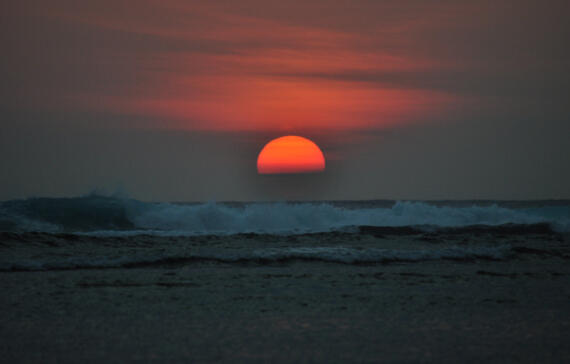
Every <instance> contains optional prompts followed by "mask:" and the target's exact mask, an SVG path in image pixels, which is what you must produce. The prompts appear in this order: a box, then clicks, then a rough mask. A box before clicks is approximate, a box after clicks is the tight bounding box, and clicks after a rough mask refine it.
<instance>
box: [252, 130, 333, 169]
mask: <svg viewBox="0 0 570 364" xmlns="http://www.w3.org/2000/svg"><path fill="white" fill-rule="evenodd" d="M324 170H325V157H324V156H323V152H322V151H321V149H320V148H319V147H318V146H317V145H316V144H315V143H313V142H312V141H310V140H309V139H307V138H303V137H300V136H293V135H288V136H284V137H281V138H277V139H273V140H272V141H270V142H269V143H267V144H265V146H264V147H263V149H262V150H261V152H260V153H259V156H258V157H257V172H258V173H260V174H284V173H310V172H322V171H324Z"/></svg>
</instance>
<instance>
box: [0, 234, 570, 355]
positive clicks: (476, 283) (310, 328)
mask: <svg viewBox="0 0 570 364" xmlns="http://www.w3.org/2000/svg"><path fill="white" fill-rule="evenodd" d="M495 238H496V239H499V240H500V237H495ZM378 239H381V238H378ZM391 239H392V241H393V242H394V241H395V243H394V244H401V243H402V240H405V239H411V238H410V237H406V236H400V237H395V238H391ZM519 239H521V238H519ZM525 239H526V240H527V241H526V242H525V244H524V246H527V247H529V246H530V247H532V246H542V245H544V246H547V245H548V246H549V247H550V248H552V247H553V246H554V247H555V248H552V249H550V250H540V251H539V250H536V251H533V250H529V249H527V250H526V251H525V250H524V249H522V250H520V249H519V253H517V255H516V257H513V258H512V259H508V260H503V261H493V260H481V261H471V262H464V261H452V260H436V261H430V262H422V263H389V264H373V265H349V264H336V263H326V262H312V261H311V262H307V261H287V262H282V263H279V262H275V263H273V264H251V263H250V264H229V263H219V262H211V261H210V262H209V261H204V262H182V263H170V264H166V263H165V264H162V265H161V264H158V265H149V266H143V267H138V268H136V267H135V268H114V269H72V270H52V271H36V272H1V273H0V289H1V292H2V295H1V296H0V361H2V362H5V363H17V362H24V363H31V362H42V363H115V362H116V363H124V362H236V361H237V362H246V361H247V362H327V363H329V362H442V361H443V362H471V363H475V362H493V363H496V362H517V363H519V362H528V363H530V362H540V363H544V362H549V363H562V362H570V345H569V340H568V338H569V337H570V284H569V283H570V266H569V265H568V261H569V260H568V243H570V239H569V237H568V236H560V237H559V238H557V240H556V239H554V240H553V239H550V238H549V239H550V240H549V241H544V242H543V241H541V239H543V237H541V236H529V237H526V238H525ZM396 240H399V241H396ZM497 243H501V242H500V241H498V242H497ZM10 251H11V252H12V250H10Z"/></svg>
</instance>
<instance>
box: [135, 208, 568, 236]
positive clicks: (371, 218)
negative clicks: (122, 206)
mask: <svg viewBox="0 0 570 364" xmlns="http://www.w3.org/2000/svg"><path fill="white" fill-rule="evenodd" d="M569 211H570V210H569V209H568V208H562V209H560V211H559V214H558V215H556V214H550V215H548V216H547V215H542V214H541V209H532V210H530V209H529V210H524V209H508V208H503V207H498V206H496V205H492V206H484V207H483V206H472V207H446V206H443V207H438V206H434V205H429V204H427V203H421V202H397V203H396V204H395V205H394V206H393V207H391V208H361V209H346V208H342V207H337V206H333V205H330V204H326V203H322V204H315V203H302V204H291V203H274V204H251V205H246V206H244V207H228V206H224V205H220V204H215V203H207V204H200V205H174V204H157V205H155V206H154V207H153V208H150V209H146V210H145V211H140V210H134V211H132V210H131V211H130V213H129V218H130V220H131V221H133V223H134V224H135V225H136V227H137V228H139V229H145V230H153V231H155V232H157V231H163V232H169V233H180V234H184V233H196V234H204V233H243V232H260V233H303V232H325V231H330V230H338V229H342V228H345V227H347V226H361V225H371V226H394V227H398V226H418V225H431V226H438V227H461V226H469V225H501V224H507V223H514V224H535V223H550V224H552V225H553V227H554V228H557V229H558V230H561V231H568V228H569V227H570V223H569V222H570V214H569Z"/></svg>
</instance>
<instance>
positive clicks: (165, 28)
mask: <svg viewBox="0 0 570 364" xmlns="http://www.w3.org/2000/svg"><path fill="white" fill-rule="evenodd" d="M0 8H1V11H0V13H1V14H0V41H1V43H0V44H1V47H2V57H1V58H0V77H1V80H2V83H1V84H0V128H1V133H0V170H1V172H2V173H1V174H0V199H1V200H7V199H14V198H26V197H31V196H49V197H62V196H78V195H82V194H86V193H89V192H91V191H105V192H107V193H112V192H114V191H121V193H125V194H127V195H129V196H131V197H133V198H137V199H141V200H150V201H222V200H285V199H299V200H322V199H335V200H338V199H551V198H552V199H559V198H565V199H568V198H570V168H569V166H570V142H569V140H570V102H569V101H568V100H570V91H569V90H570V51H569V47H568V44H569V43H568V42H569V40H570V26H569V22H568V21H567V15H568V14H569V13H570V5H569V4H568V2H567V1H558V0H550V1H529V0H518V1H514V0H513V1H511V0H504V1H496V0H494V1H487V0H480V1H467V0H453V1H451V0H450V1H446V0H441V1H435V0H434V1H425V0H408V1H403V0H385V1H381V0H350V1H348V0H347V1H344V0H342V1H341V0H318V1H307V0H303V1H301V0H291V1H268V0H263V1H262V0H240V1H229V0H228V1H211V0H210V1H182V0H137V1H134V0H112V1H111V0H97V1H92V0H86V1H72V0H52V1H40V0H19V1H14V0H9V1H7V2H3V3H2V4H1V5H0ZM284 135H299V136H303V137H307V138H309V139H311V140H312V141H314V142H315V143H316V144H317V145H319V146H320V148H321V149H322V151H323V153H324V156H325V159H326V170H325V171H324V172H322V173H316V174H304V175H280V176H272V175H270V176H267V175H259V174H257V171H256V159H257V155H258V153H259V152H260V151H261V149H262V148H263V146H264V145H265V144H266V143H267V142H269V141H270V140H272V139H274V138H277V137H281V136H284Z"/></svg>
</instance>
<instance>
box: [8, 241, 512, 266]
mask: <svg viewBox="0 0 570 364" xmlns="http://www.w3.org/2000/svg"><path fill="white" fill-rule="evenodd" d="M511 255H513V252H512V249H511V247H510V246H508V245H500V246H495V247H489V246H480V247H459V246H449V247H444V248H436V249H422V250H406V249H376V248H370V249H357V248H351V247H323V246H321V247H288V248H264V249H256V250H244V251H239V250H238V251H229V250H223V251H219V250H218V251H211V252H201V253H200V252H198V253H193V254H187V255H180V254H176V255H168V254H166V255H150V256H145V255H136V254H135V255H127V256H118V257H117V256H115V257H80V256H79V257H51V256H50V257H46V260H44V261H42V259H39V260H38V259H35V260H25V261H16V262H14V261H10V262H0V271H22V270H23V271H40V270H61V269H94V268H129V267H136V266H144V265H156V264H168V263H186V262H190V261H211V260H213V261H217V262H222V263H237V262H251V263H257V264H268V263H269V264H270V263H273V262H279V261H292V260H311V261H312V260H314V261H322V262H327V263H341V264H375V263H391V262H408V263H414V262H424V261H434V260H472V259H491V260H503V259H507V258H509V257H510V256H511Z"/></svg>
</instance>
